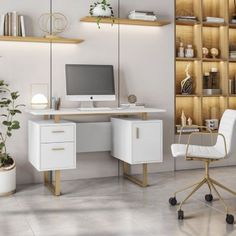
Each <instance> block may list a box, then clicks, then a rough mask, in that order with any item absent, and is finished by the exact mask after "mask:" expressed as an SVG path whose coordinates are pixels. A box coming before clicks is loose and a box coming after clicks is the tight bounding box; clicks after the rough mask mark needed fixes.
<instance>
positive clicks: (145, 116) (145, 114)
mask: <svg viewBox="0 0 236 236" xmlns="http://www.w3.org/2000/svg"><path fill="white" fill-rule="evenodd" d="M141 116H142V120H147V119H148V113H146V112H145V113H142V115H141Z"/></svg>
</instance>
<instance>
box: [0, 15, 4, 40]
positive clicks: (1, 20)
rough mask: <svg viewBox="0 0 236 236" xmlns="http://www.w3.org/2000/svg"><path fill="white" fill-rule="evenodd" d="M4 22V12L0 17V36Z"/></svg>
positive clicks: (2, 33) (2, 32)
mask: <svg viewBox="0 0 236 236" xmlns="http://www.w3.org/2000/svg"><path fill="white" fill-rule="evenodd" d="M4 23H5V14H2V15H1V18H0V36H3V35H4Z"/></svg>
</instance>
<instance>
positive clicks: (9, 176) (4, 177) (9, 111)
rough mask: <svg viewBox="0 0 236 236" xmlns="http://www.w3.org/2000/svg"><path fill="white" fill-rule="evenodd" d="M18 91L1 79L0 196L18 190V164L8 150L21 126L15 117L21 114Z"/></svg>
mask: <svg viewBox="0 0 236 236" xmlns="http://www.w3.org/2000/svg"><path fill="white" fill-rule="evenodd" d="M18 97H19V93H18V92H12V91H10V89H9V88H8V84H7V83H5V82H4V81H3V80H0V117H1V118H0V122H1V123H0V196H6V195H10V194H12V193H14V192H15V190H16V165H15V161H14V159H13V158H12V157H11V156H10V154H9V152H8V150H7V141H8V139H9V138H10V137H11V136H12V133H13V131H14V130H17V129H19V128H20V122H19V121H17V120H16V119H15V116H16V115H17V114H21V111H20V110H19V108H20V107H21V106H23V105H21V104H18V105H17V104H16V101H17V99H18Z"/></svg>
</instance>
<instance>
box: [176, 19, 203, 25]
mask: <svg viewBox="0 0 236 236" xmlns="http://www.w3.org/2000/svg"><path fill="white" fill-rule="evenodd" d="M175 23H176V25H189V26H191V25H192V26H193V25H198V24H200V21H192V20H176V21H175Z"/></svg>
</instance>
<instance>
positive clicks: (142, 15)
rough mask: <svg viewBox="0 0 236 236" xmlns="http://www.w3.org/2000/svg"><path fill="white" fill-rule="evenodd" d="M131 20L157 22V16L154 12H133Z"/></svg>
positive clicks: (130, 15) (130, 14) (130, 16)
mask: <svg viewBox="0 0 236 236" xmlns="http://www.w3.org/2000/svg"><path fill="white" fill-rule="evenodd" d="M128 18H129V19H132V20H148V21H156V20H157V16H156V15H155V14H154V12H153V11H136V10H134V11H131V12H130V13H129V16H128Z"/></svg>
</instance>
